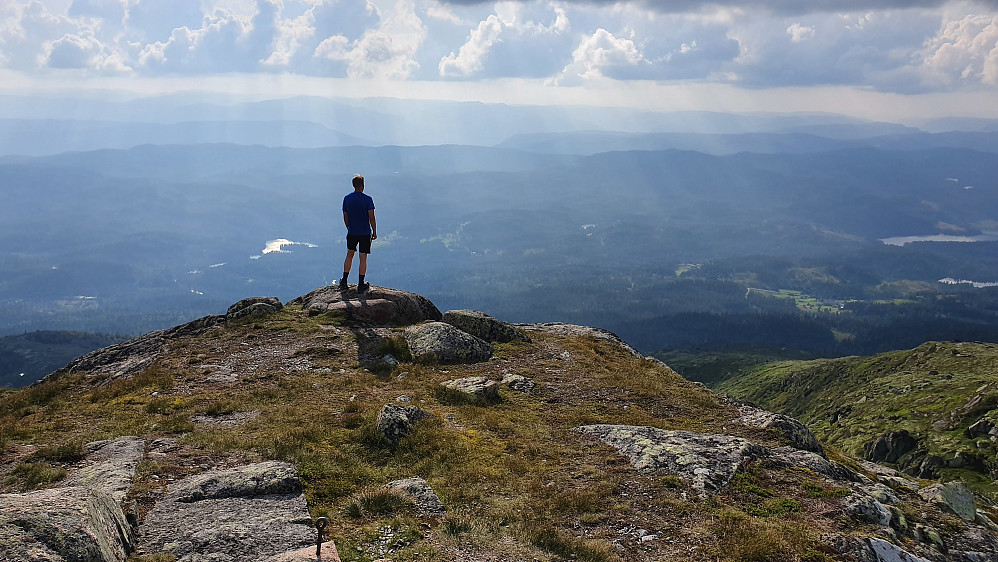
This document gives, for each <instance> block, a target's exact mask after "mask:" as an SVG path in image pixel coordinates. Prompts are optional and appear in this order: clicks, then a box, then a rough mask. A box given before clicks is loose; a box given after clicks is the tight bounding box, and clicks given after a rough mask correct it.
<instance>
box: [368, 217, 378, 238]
mask: <svg viewBox="0 0 998 562" xmlns="http://www.w3.org/2000/svg"><path fill="white" fill-rule="evenodd" d="M367 218H368V220H370V221H371V240H377V239H378V221H376V220H374V209H371V210H370V211H368V212H367Z"/></svg>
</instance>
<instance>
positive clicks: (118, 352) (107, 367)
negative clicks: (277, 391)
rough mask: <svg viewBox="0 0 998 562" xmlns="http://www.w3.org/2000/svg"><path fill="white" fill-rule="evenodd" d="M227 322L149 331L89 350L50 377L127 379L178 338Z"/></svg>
mask: <svg viewBox="0 0 998 562" xmlns="http://www.w3.org/2000/svg"><path fill="white" fill-rule="evenodd" d="M224 325H225V316H221V315H218V316H205V317H204V318H199V319H197V320H194V321H191V322H188V323H186V324H182V325H180V326H176V327H174V328H170V329H169V330H156V331H154V332H149V333H148V334H146V335H144V336H141V337H138V338H135V339H133V340H129V341H126V342H122V343H119V344H115V345H112V346H109V347H105V348H103V349H98V350H97V351H94V352H92V353H88V354H87V355H84V356H83V357H80V358H79V359H77V360H75V361H73V362H72V363H70V364H69V365H67V366H66V367H65V368H63V369H60V370H58V371H56V372H54V373H52V374H51V375H49V376H48V377H46V379H56V378H58V377H60V376H62V375H63V374H66V373H78V372H85V373H87V376H89V377H99V376H105V377H107V378H108V379H109V380H113V379H118V378H127V377H130V376H132V375H134V374H136V373H140V372H142V371H144V370H145V368H146V367H148V366H149V365H150V364H151V363H152V362H153V361H155V360H156V359H157V358H158V357H159V356H160V355H161V354H162V353H163V351H164V350H165V349H166V345H167V344H168V343H169V342H171V341H173V340H175V339H178V338H183V337H197V336H200V335H202V334H206V333H208V332H209V331H211V330H213V329H216V328H218V329H221V328H222V326H224Z"/></svg>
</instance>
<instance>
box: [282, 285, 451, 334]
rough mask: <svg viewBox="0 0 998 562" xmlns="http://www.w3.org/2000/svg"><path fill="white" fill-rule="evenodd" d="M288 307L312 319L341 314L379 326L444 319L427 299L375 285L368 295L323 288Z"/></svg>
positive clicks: (301, 297) (302, 297)
mask: <svg viewBox="0 0 998 562" xmlns="http://www.w3.org/2000/svg"><path fill="white" fill-rule="evenodd" d="M288 304H294V305H301V307H302V309H303V310H304V311H305V314H308V315H309V316H315V315H317V314H324V313H327V312H340V313H342V314H344V315H345V316H346V317H347V318H350V319H352V320H355V321H358V322H365V323H368V324H373V325H376V326H408V325H410V324H416V323H419V322H423V321H426V320H434V321H439V320H440V318H441V314H440V310H438V309H437V307H436V306H434V305H433V303H432V302H430V301H429V300H428V299H427V298H426V297H423V296H420V295H417V294H415V293H409V292H406V291H398V290H395V289H388V288H385V287H375V286H373V285H372V286H371V288H370V289H368V291H367V292H365V293H356V292H353V291H347V292H341V291H340V290H339V288H338V287H333V286H330V287H321V288H319V289H316V290H315V291H312V292H311V293H309V294H307V295H303V296H300V297H298V298H296V299H294V300H292V301H291V302H289V303H288Z"/></svg>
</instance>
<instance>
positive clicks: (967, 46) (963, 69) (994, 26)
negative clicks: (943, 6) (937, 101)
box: [919, 15, 998, 87]
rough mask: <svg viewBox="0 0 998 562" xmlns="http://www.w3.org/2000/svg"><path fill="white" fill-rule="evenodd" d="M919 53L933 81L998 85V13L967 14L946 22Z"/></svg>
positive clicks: (947, 83) (922, 63)
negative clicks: (995, 14) (983, 14)
mask: <svg viewBox="0 0 998 562" xmlns="http://www.w3.org/2000/svg"><path fill="white" fill-rule="evenodd" d="M919 56H920V59H921V66H922V68H923V69H925V70H926V72H927V77H926V80H927V81H929V82H932V83H936V84H942V85H944V86H946V87H954V86H957V85H960V84H971V85H980V84H988V85H998V16H990V15H988V16H979V15H967V16H966V17H963V18H961V19H958V20H951V21H947V22H944V23H943V26H942V28H941V29H940V30H939V32H938V33H937V34H936V35H935V37H932V38H931V39H929V40H928V41H926V43H925V47H924V49H922V51H921V52H920V53H919Z"/></svg>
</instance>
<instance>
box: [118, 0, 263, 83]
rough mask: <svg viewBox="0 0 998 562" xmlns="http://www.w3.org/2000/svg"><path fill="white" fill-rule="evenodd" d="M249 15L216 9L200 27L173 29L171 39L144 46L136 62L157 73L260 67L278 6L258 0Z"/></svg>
mask: <svg viewBox="0 0 998 562" xmlns="http://www.w3.org/2000/svg"><path fill="white" fill-rule="evenodd" d="M256 5H257V9H258V11H257V13H256V14H255V15H254V16H252V18H249V17H246V16H242V15H236V14H233V13H231V12H227V11H222V10H216V11H215V13H214V14H212V15H211V16H209V17H206V18H205V19H204V21H203V25H202V27H200V28H198V29H191V28H188V27H186V26H185V27H178V28H174V29H173V31H172V33H171V34H170V38H169V39H168V40H166V41H157V42H155V43H150V44H148V45H146V46H145V47H144V48H143V49H142V51H141V53H140V54H139V56H138V59H139V64H140V65H141V66H142V67H143V68H144V69H146V70H148V71H150V72H156V73H187V74H202V73H214V72H250V71H254V70H259V69H260V66H261V64H262V63H263V61H264V60H266V59H267V58H269V56H270V55H271V54H272V53H273V44H274V41H275V38H276V36H277V33H278V29H277V28H278V25H277V11H278V6H277V5H276V4H274V3H273V2H272V1H270V0H257V2H256Z"/></svg>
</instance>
